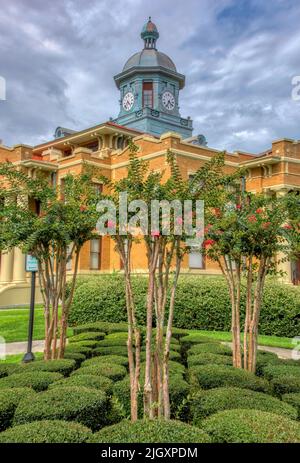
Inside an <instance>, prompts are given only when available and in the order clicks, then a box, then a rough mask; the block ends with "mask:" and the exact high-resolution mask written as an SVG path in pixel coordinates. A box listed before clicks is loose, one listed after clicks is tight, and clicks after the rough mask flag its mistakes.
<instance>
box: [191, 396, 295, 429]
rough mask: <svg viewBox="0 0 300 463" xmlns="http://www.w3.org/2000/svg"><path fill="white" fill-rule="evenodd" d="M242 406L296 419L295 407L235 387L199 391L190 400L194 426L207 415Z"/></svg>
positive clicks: (273, 398)
mask: <svg viewBox="0 0 300 463" xmlns="http://www.w3.org/2000/svg"><path fill="white" fill-rule="evenodd" d="M235 408H243V409H249V410H253V409H254V410H261V411H266V412H271V413H275V414H277V415H282V416H286V417H287V418H290V419H293V420H295V419H297V410H296V408H294V407H292V406H291V405H288V404H286V403H284V402H282V401H281V400H279V399H276V398H275V397H272V396H270V395H268V394H265V393H263V392H254V391H250V390H247V389H240V388H237V387H221V388H217V389H209V390H208V391H201V392H198V393H196V394H194V395H193V397H192V399H191V400H190V412H191V418H192V422H193V424H194V425H195V426H201V422H202V420H203V419H204V418H206V417H207V416H210V415H213V414H214V413H217V412H220V411H223V410H230V409H235Z"/></svg>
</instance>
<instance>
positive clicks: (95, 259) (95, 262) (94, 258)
mask: <svg viewBox="0 0 300 463" xmlns="http://www.w3.org/2000/svg"><path fill="white" fill-rule="evenodd" d="M91 269H92V270H98V269H99V254H98V253H96V252H92V253H91Z"/></svg>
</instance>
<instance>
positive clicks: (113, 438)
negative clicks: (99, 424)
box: [90, 420, 211, 444]
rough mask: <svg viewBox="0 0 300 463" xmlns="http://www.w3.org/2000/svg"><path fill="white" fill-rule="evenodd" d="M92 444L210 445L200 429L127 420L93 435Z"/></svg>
mask: <svg viewBox="0 0 300 463" xmlns="http://www.w3.org/2000/svg"><path fill="white" fill-rule="evenodd" d="M90 442H94V443H122V444H124V443H136V442H139V443H147V444H151V443H176V444H184V443H189V444H192V443H195V444H196V443H197V444H202V443H210V442H211V439H210V437H209V436H208V435H207V434H206V433H205V432H203V431H202V430H201V429H199V428H196V427H194V426H190V425H189V424H186V423H182V422H180V421H172V420H170V421H161V420H153V421H144V420H138V421H136V422H135V423H130V424H129V423H128V421H127V420H125V421H121V423H118V424H115V425H114V426H109V427H107V428H104V429H102V430H101V431H99V432H97V433H95V434H94V435H93V436H92V437H91V439H90Z"/></svg>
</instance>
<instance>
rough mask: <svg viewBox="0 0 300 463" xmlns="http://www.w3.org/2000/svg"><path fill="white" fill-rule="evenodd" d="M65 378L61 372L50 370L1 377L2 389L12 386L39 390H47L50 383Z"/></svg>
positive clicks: (0, 386) (0, 387) (0, 384)
mask: <svg viewBox="0 0 300 463" xmlns="http://www.w3.org/2000/svg"><path fill="white" fill-rule="evenodd" d="M62 378H63V375H61V374H60V373H51V372H49V371H26V372H24V373H22V374H13V375H10V376H7V377H6V378H2V379H0V389H6V388H10V387H13V388H15V387H18V388H20V387H21V388H22V387H31V388H32V389H34V390H35V391H37V392H40V391H45V390H46V389H47V388H48V386H49V384H51V383H54V381H59V380H60V379H62Z"/></svg>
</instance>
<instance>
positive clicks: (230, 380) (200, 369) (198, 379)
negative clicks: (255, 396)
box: [189, 365, 269, 392]
mask: <svg viewBox="0 0 300 463" xmlns="http://www.w3.org/2000/svg"><path fill="white" fill-rule="evenodd" d="M189 375H190V379H191V383H192V384H193V385H197V386H200V387H201V388H203V389H212V388H216V387H239V388H243V389H251V390H253V391H259V392H268V390H269V383H268V381H266V380H264V379H262V378H258V377H257V376H255V375H254V374H253V373H250V372H249V371H246V370H240V369H237V368H234V367H229V366H223V365H203V366H201V365H200V366H194V367H191V368H190V369H189Z"/></svg>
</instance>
